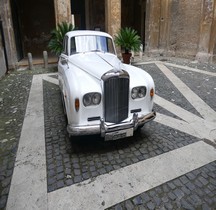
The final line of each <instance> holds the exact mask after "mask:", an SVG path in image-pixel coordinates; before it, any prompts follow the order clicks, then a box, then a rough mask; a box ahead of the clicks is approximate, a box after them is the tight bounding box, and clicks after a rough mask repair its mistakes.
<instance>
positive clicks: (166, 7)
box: [159, 0, 172, 51]
mask: <svg viewBox="0 0 216 210" xmlns="http://www.w3.org/2000/svg"><path fill="white" fill-rule="evenodd" d="M171 2H172V0H161V12H160V39H159V48H160V49H161V50H162V51H164V50H165V51H166V50H167V47H168V42H169V34H170V5H171Z"/></svg>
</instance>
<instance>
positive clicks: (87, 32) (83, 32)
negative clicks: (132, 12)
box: [66, 30, 112, 38]
mask: <svg viewBox="0 0 216 210" xmlns="http://www.w3.org/2000/svg"><path fill="white" fill-rule="evenodd" d="M66 35H67V36H68V37H73V36H84V35H95V36H106V37H109V38H112V37H111V36H110V35H109V34H108V33H105V32H102V31H93V30H74V31H69V32H67V33H66Z"/></svg>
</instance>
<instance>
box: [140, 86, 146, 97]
mask: <svg viewBox="0 0 216 210" xmlns="http://www.w3.org/2000/svg"><path fill="white" fill-rule="evenodd" d="M145 95H146V88H145V87H140V88H139V92H138V96H139V98H143V97H144V96H145Z"/></svg>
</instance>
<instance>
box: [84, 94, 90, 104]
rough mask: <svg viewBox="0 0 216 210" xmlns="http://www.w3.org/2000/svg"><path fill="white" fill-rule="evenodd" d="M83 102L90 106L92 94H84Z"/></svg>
mask: <svg viewBox="0 0 216 210" xmlns="http://www.w3.org/2000/svg"><path fill="white" fill-rule="evenodd" d="M83 104H84V106H90V105H91V94H86V95H84V97H83Z"/></svg>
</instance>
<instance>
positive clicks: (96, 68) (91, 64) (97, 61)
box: [69, 52, 125, 79]
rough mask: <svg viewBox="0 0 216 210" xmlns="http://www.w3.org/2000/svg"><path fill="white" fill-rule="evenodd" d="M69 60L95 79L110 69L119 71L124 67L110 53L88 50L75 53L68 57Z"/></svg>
mask: <svg viewBox="0 0 216 210" xmlns="http://www.w3.org/2000/svg"><path fill="white" fill-rule="evenodd" d="M69 62H71V63H72V65H75V66H76V67H78V68H80V69H81V70H83V71H85V72H86V73H88V74H90V75H92V76H94V77H96V78H97V79H101V77H102V76H103V75H104V74H105V73H106V72H108V71H110V70H114V71H119V70H124V69H125V68H124V65H123V64H122V63H121V61H120V60H119V59H118V58H117V56H115V55H113V54H110V53H101V52H88V53H82V54H75V55H72V56H71V57H70V58H69Z"/></svg>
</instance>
